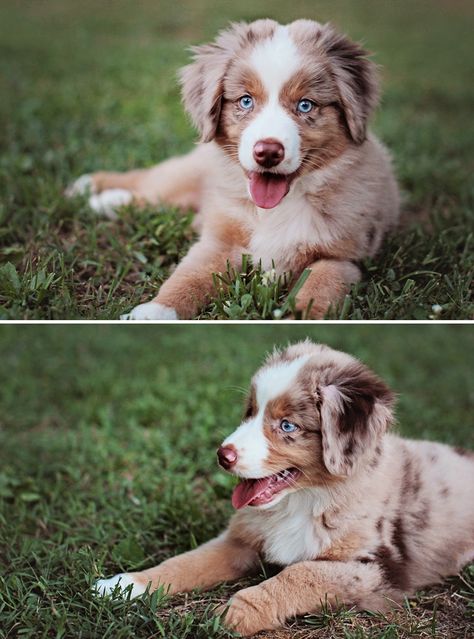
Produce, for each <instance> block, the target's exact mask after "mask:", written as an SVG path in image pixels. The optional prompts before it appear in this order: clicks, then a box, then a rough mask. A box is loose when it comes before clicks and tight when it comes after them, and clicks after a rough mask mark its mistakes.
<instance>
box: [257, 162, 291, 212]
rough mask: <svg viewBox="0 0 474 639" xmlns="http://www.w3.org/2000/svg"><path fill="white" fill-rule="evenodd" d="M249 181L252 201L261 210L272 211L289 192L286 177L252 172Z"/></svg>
mask: <svg viewBox="0 0 474 639" xmlns="http://www.w3.org/2000/svg"><path fill="white" fill-rule="evenodd" d="M249 181H250V194H251V196H252V200H253V201H254V202H255V204H256V205H257V206H259V207H260V208H262V209H272V208H273V207H274V206H276V205H277V204H279V203H280V202H281V201H282V199H283V198H284V197H285V195H286V194H287V193H288V191H289V190H290V184H289V180H288V177H287V176H286V175H277V174H275V173H257V172H256V171H252V173H250V176H249Z"/></svg>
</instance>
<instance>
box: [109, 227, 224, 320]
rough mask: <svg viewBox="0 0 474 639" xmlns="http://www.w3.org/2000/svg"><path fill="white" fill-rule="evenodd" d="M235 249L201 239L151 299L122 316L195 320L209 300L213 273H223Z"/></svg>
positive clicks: (137, 318) (140, 318)
mask: <svg viewBox="0 0 474 639" xmlns="http://www.w3.org/2000/svg"><path fill="white" fill-rule="evenodd" d="M231 251H232V248H231V247H229V246H228V245H226V244H224V243H221V242H219V241H217V240H214V239H211V238H209V239H201V240H199V242H197V243H196V244H195V245H194V246H192V247H191V249H190V251H189V253H188V254H187V255H186V257H185V258H184V259H183V260H182V261H181V262H180V263H179V264H178V266H177V267H176V270H175V271H174V273H173V274H172V275H171V277H170V278H169V279H168V280H166V282H165V283H164V284H163V286H162V287H161V289H160V291H159V293H158V295H157V296H156V297H155V299H154V300H153V301H152V302H147V303H146V304H140V305H139V306H136V307H135V308H134V309H133V310H132V312H131V313H130V314H129V315H126V316H122V319H131V320H154V319H159V320H170V319H192V318H193V317H195V315H196V314H197V313H198V312H199V311H200V310H201V309H202V308H203V307H204V306H205V305H206V304H207V303H208V302H209V300H210V298H211V295H212V293H213V291H214V280H213V273H219V272H223V271H225V270H226V268H227V260H229V259H230V257H231Z"/></svg>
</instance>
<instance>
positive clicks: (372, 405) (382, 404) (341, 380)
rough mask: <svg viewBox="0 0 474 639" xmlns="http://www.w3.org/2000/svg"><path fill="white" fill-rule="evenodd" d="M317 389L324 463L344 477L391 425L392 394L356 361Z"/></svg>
mask: <svg viewBox="0 0 474 639" xmlns="http://www.w3.org/2000/svg"><path fill="white" fill-rule="evenodd" d="M320 390H321V397H322V403H321V407H320V411H321V434H322V444H323V460H324V465H325V466H326V468H327V469H328V471H329V472H330V473H331V474H332V475H339V476H342V477H347V476H348V475H350V474H351V473H352V472H353V471H354V470H355V468H356V466H357V465H358V463H359V462H360V460H361V458H362V456H366V455H369V454H370V453H372V452H373V451H375V449H376V447H377V444H378V442H379V440H380V438H381V436H382V435H383V433H384V432H385V431H386V430H387V428H388V427H389V426H390V425H391V423H392V421H393V412H392V407H393V404H394V399H395V398H394V394H393V393H392V391H391V390H390V389H389V388H388V387H387V386H386V385H385V383H384V382H383V381H382V380H381V379H379V378H378V377H377V376H376V375H375V374H374V373H372V372H371V371H370V370H369V369H368V368H366V367H365V366H363V365H362V364H359V363H354V364H352V365H350V366H348V367H345V368H344V369H343V370H342V371H341V373H340V375H339V376H338V377H337V378H336V379H334V381H333V382H332V383H331V384H329V385H327V386H324V387H322V388H321V389H320Z"/></svg>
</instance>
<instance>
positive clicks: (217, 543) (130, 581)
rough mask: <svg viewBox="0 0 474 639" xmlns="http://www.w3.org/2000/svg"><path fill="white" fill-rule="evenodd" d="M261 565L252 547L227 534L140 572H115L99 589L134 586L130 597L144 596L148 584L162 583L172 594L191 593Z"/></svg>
mask: <svg viewBox="0 0 474 639" xmlns="http://www.w3.org/2000/svg"><path fill="white" fill-rule="evenodd" d="M257 565H258V554H257V553H256V551H255V550H253V549H252V548H250V547H249V546H245V545H243V544H242V543H241V542H239V541H236V540H234V539H229V538H228V536H227V535H226V533H224V534H222V535H220V536H219V537H217V538H216V539H213V540H212V541H209V542H208V543H206V544H204V545H202V546H200V547H199V548H196V549H195V550H191V551H189V552H185V553H183V554H181V555H177V556H176V557H172V558H171V559H167V560H166V561H164V562H163V563H161V564H159V565H158V566H155V567H154V568H148V569H147V570H142V571H140V572H129V573H122V574H119V575H115V576H114V577H111V578H110V579H99V581H97V583H96V586H95V588H96V590H97V591H98V592H99V594H101V595H108V594H110V593H112V592H113V591H114V589H115V588H116V587H117V585H118V586H119V588H120V589H125V588H126V587H127V586H130V585H131V586H132V591H131V596H132V597H137V596H139V595H142V594H143V593H144V592H145V591H146V589H147V587H149V590H150V592H151V591H153V590H156V589H157V588H159V587H160V586H164V588H165V591H166V592H168V593H169V594H171V595H173V594H176V593H178V592H189V591H190V590H194V588H202V589H207V588H212V587H213V586H215V585H217V584H219V583H222V582H223V581H233V580H235V579H239V578H240V577H243V576H244V575H247V574H249V573H251V572H252V571H253V570H254V569H255V568H256V566H257Z"/></svg>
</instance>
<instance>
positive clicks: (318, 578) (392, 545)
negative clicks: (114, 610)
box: [96, 341, 474, 635]
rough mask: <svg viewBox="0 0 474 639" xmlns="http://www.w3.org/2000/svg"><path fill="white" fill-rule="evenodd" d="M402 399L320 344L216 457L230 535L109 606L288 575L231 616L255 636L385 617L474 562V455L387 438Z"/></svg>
mask: <svg viewBox="0 0 474 639" xmlns="http://www.w3.org/2000/svg"><path fill="white" fill-rule="evenodd" d="M393 401H394V398H393V394H392V392H391V391H390V390H389V389H388V388H387V386H386V385H385V383H384V382H383V381H382V380H380V379H379V378H378V377H377V376H376V375H375V374H374V373H372V372H371V371H370V370H369V369H368V368H366V367H365V366H364V365H362V364H361V363H360V362H358V361H357V360H356V359H354V358H353V357H351V356H349V355H346V354H345V353H341V352H338V351H334V350H332V349H331V348H328V347H327V346H321V345H315V344H312V343H311V342H309V341H306V342H301V343H298V344H295V345H293V346H290V347H289V348H287V349H286V350H284V351H283V352H275V353H274V354H273V355H272V356H270V357H269V358H268V359H267V361H266V362H265V364H264V365H263V367H262V368H261V369H260V370H259V371H257V373H256V375H255V376H254V377H253V379H252V382H251V386H250V393H249V398H248V404H247V409H246V411H245V414H244V417H243V421H242V423H241V425H240V426H239V427H238V428H237V430H235V431H234V432H233V433H232V434H231V435H229V437H227V439H226V440H225V441H224V442H223V444H222V446H221V447H220V448H219V450H218V451H217V455H218V458H219V463H220V465H221V466H222V467H223V468H224V469H225V470H227V471H229V472H231V473H233V474H234V475H236V476H237V477H239V478H240V483H239V484H238V485H237V486H236V488H235V489H234V492H233V495H232V504H233V505H234V508H236V510H237V512H236V514H235V515H234V516H233V518H232V519H231V521H230V523H229V526H228V528H227V530H225V531H224V532H223V533H222V534H221V535H220V536H219V537H217V538H216V539H214V540H212V541H209V542H208V543H206V544H204V545H203V546H201V547H200V548H197V549H196V550H192V551H190V552H187V553H185V554H183V555H179V556H177V557H173V558H171V559H168V560H167V561H165V562H163V563H162V564H160V565H159V566H156V567H155V568H150V569H147V570H143V571H141V572H134V573H128V574H121V575H116V576H115V577H112V578H111V579H101V580H100V581H98V582H97V584H96V588H97V590H98V591H99V592H100V593H102V594H108V593H111V592H115V593H116V594H120V593H121V592H122V590H121V589H122V588H126V587H128V589H129V590H131V595H132V596H138V595H140V594H142V593H144V592H145V590H146V589H147V588H149V589H150V590H154V589H156V588H158V587H159V586H161V585H163V586H164V587H165V588H166V589H169V592H170V593H172V594H173V593H178V592H186V591H190V590H193V589H194V588H212V587H213V586H215V585H216V584H218V583H220V582H223V581H230V580H234V579H239V578H241V577H243V576H244V575H247V574H250V573H252V572H253V571H255V570H258V567H259V566H260V559H263V560H264V561H268V562H272V563H274V564H278V565H280V566H281V567H282V568H283V569H282V570H281V572H279V573H278V574H277V575H276V576H274V577H271V578H270V579H267V580H265V581H263V582H262V583H260V584H259V585H256V586H252V587H250V588H245V589H243V590H239V591H238V592H236V593H235V594H234V596H233V597H232V598H231V600H230V601H229V603H228V606H226V607H225V608H223V610H221V611H219V612H221V613H222V614H225V617H224V620H225V623H226V624H227V625H228V626H229V627H231V628H233V629H235V630H237V631H238V632H240V633H242V634H243V635H251V634H253V633H256V632H258V631H260V630H264V629H271V628H277V627H278V626H280V625H282V624H283V623H284V622H285V620H286V619H289V618H292V617H294V616H295V615H303V614H306V613H313V612H317V611H318V610H320V609H321V607H322V606H323V605H325V604H329V605H341V604H344V605H348V606H355V607H357V608H358V609H365V610H372V611H384V610H387V609H388V608H389V607H390V606H393V605H397V604H399V603H400V602H401V601H402V600H403V597H404V596H405V595H410V594H411V593H413V592H414V591H415V590H416V589H417V588H422V587H424V586H426V585H428V584H432V583H435V582H439V581H440V580H441V579H442V578H443V577H445V576H447V575H453V574H455V573H456V572H458V571H459V570H460V569H461V568H462V567H463V565H464V564H466V563H468V562H469V561H470V560H472V559H474V454H473V453H469V452H468V451H465V450H462V449H454V448H451V447H449V446H446V445H443V444H437V443H434V442H423V441H413V440H408V439H402V438H400V437H397V436H395V435H391V434H388V433H387V429H388V428H389V427H390V424H391V422H392V419H393V413H392V408H393Z"/></svg>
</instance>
